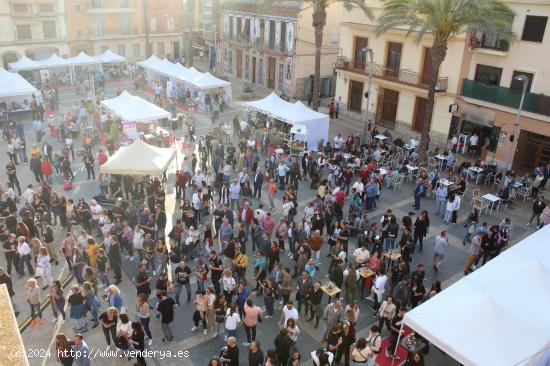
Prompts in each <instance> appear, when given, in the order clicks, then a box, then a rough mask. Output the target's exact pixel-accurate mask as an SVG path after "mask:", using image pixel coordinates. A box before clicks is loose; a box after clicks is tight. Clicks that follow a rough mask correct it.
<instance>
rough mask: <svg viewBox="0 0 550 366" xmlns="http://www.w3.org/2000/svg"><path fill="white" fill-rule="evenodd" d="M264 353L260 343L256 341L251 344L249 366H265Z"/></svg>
mask: <svg viewBox="0 0 550 366" xmlns="http://www.w3.org/2000/svg"><path fill="white" fill-rule="evenodd" d="M263 365H264V352H263V351H262V349H261V348H260V342H258V341H254V342H252V343H250V348H249V349H248V366H263Z"/></svg>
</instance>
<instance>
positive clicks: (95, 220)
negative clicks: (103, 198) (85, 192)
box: [90, 199, 103, 230]
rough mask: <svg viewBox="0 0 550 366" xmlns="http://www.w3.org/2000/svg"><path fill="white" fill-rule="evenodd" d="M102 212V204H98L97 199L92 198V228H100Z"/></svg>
mask: <svg viewBox="0 0 550 366" xmlns="http://www.w3.org/2000/svg"><path fill="white" fill-rule="evenodd" d="M102 212H103V208H102V207H101V205H100V204H98V203H97V201H96V200H94V199H91V200H90V213H91V214H92V228H96V229H98V225H99V218H100V217H101V213H102ZM98 230H99V229H98Z"/></svg>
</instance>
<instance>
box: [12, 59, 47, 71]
mask: <svg viewBox="0 0 550 366" xmlns="http://www.w3.org/2000/svg"><path fill="white" fill-rule="evenodd" d="M9 67H10V70H13V71H22V70H38V69H41V68H42V65H41V64H40V63H38V62H36V61H34V60H31V59H30V58H28V57H27V56H23V57H21V58H20V59H19V60H17V61H15V62H10V63H9Z"/></svg>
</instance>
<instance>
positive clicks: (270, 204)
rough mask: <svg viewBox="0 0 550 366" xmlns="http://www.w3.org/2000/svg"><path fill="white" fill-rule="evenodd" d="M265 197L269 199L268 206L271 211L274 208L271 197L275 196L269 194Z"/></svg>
mask: <svg viewBox="0 0 550 366" xmlns="http://www.w3.org/2000/svg"><path fill="white" fill-rule="evenodd" d="M267 196H268V198H269V206H270V208H271V209H272V210H273V209H274V208H275V203H274V202H273V197H274V196H275V195H274V194H273V193H269V194H268V195H267Z"/></svg>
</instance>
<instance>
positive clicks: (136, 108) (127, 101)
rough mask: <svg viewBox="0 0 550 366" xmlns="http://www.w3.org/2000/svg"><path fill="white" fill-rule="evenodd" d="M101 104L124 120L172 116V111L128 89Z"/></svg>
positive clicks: (155, 118) (153, 119) (139, 120)
mask: <svg viewBox="0 0 550 366" xmlns="http://www.w3.org/2000/svg"><path fill="white" fill-rule="evenodd" d="M101 106H102V107H104V108H105V109H106V110H107V111H109V112H110V113H112V114H114V115H115V116H117V117H119V118H120V119H122V120H124V121H134V122H150V121H156V120H159V119H163V118H170V117H171V115H170V112H168V111H166V110H164V109H162V108H160V107H159V106H157V105H155V104H153V103H150V102H148V101H146V100H145V99H142V98H140V97H137V96H135V95H131V94H130V93H128V92H127V91H124V92H122V93H121V94H120V95H119V96H118V97H116V98H112V99H106V100H103V101H101Z"/></svg>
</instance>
